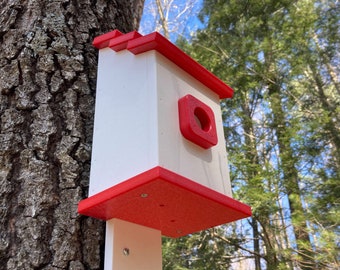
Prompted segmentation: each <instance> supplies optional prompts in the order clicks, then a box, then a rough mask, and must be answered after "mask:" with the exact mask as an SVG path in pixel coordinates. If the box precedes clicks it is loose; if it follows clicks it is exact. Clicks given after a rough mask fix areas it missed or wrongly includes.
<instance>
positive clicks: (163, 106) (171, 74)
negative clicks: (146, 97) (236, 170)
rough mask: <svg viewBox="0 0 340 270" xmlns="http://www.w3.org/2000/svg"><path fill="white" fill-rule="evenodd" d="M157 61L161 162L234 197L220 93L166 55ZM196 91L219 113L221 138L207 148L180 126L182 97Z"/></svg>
mask: <svg viewBox="0 0 340 270" xmlns="http://www.w3.org/2000/svg"><path fill="white" fill-rule="evenodd" d="M154 54H155V59H156V62H157V91H158V116H159V119H158V126H159V130H158V132H159V135H158V136H159V165H160V166H161V167H164V168H166V169H168V170H171V171H173V172H175V173H177V174H179V175H182V176H184V177H186V178H189V179H192V180H194V181H195V182H198V183H200V184H202V185H204V186H206V187H208V188H211V189H213V190H215V191H218V192H220V193H223V194H225V195H228V196H230V197H231V188H230V180H229V172H228V161H227V153H226V148H225V140H224V132H223V124H222V117H221V109H220V103H219V97H218V95H217V94H216V93H214V92H212V91H211V90H210V89H209V88H207V87H206V86H204V85H203V84H202V83H200V82H199V81H197V80H196V79H195V78H193V77H192V76H190V75H189V74H187V73H186V72H183V70H182V69H180V68H179V67H178V66H177V65H175V64H173V63H172V62H171V61H170V60H168V59H166V58H165V57H164V56H162V55H160V54H158V53H154ZM186 95H192V96H193V97H195V98H197V99H198V100H199V101H201V102H203V103H204V104H206V105H208V106H209V107H210V108H211V109H212V111H213V113H214V116H215V122H216V123H215V124H216V129H217V137H218V142H217V144H216V145H215V146H213V147H211V148H209V149H204V148H202V147H201V146H199V145H197V144H195V143H193V142H191V141H189V140H187V139H186V138H184V136H183V135H182V134H181V131H180V128H179V118H180V115H179V113H178V101H179V99H181V98H182V97H184V96H186Z"/></svg>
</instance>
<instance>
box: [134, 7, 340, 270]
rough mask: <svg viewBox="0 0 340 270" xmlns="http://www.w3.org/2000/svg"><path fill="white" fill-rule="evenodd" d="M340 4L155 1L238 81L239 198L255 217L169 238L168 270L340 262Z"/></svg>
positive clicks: (231, 117) (186, 38) (227, 109)
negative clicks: (176, 237) (182, 236)
mask: <svg viewBox="0 0 340 270" xmlns="http://www.w3.org/2000/svg"><path fill="white" fill-rule="evenodd" d="M339 19H340V3H339V1H335V0H318V1H316V0H299V1H291V0H278V1H269V0H263V1H258V0H238V1H233V0H224V1H221V0H204V1H196V0H191V1H176V0H147V1H145V6H144V13H143V17H142V21H141V24H140V31H141V32H142V33H149V32H152V31H159V32H161V33H163V35H165V36H166V37H167V38H169V39H170V40H171V41H173V42H175V43H176V44H177V45H178V46H179V47H180V48H182V49H183V50H184V51H186V52H187V53H188V54H189V55H191V56H192V57H193V58H194V59H196V60H197V61H198V62H199V63H201V64H202V65H203V66H205V67H206V68H207V69H209V70H210V71H212V72H213V73H214V74H215V75H217V76H218V77H219V78H221V79H222V80H223V81H225V82H226V83H227V84H229V85H230V86H231V87H232V88H233V89H234V90H235V94H234V97H233V98H232V99H227V100H221V106H222V113H223V119H224V130H225V140H226V146H227V151H228V155H229V166H230V171H231V181H232V186H233V192H234V197H235V198H236V199H238V200H240V201H242V202H244V203H247V204H249V205H250V206H251V207H252V211H253V216H252V217H251V218H248V219H245V220H241V221H238V222H235V223H232V224H227V225H223V226H220V227H216V228H213V229H210V230H206V231H202V232H200V233H197V234H193V235H189V236H187V237H184V238H180V239H175V240H174V239H167V238H164V239H163V258H164V259H163V269H169V270H170V269H172V270H174V269H175V270H176V269H177V270H180V269H197V270H198V269H202V270H203V269H216V270H217V269H256V270H260V269H339V268H340V261H339V260H340V253H339V248H340V246H339V243H340V237H339V233H340V230H339V224H340V211H339V204H340V185H339V183H340V83H339V74H340V73H339V69H340V68H339V66H340V63H339V60H340V55H339V46H340V35H339V34H340V33H339Z"/></svg>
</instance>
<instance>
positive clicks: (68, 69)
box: [0, 0, 144, 270]
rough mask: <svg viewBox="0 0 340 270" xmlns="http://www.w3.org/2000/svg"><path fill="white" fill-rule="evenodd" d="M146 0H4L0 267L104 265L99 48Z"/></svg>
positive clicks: (132, 23) (135, 19)
mask: <svg viewBox="0 0 340 270" xmlns="http://www.w3.org/2000/svg"><path fill="white" fill-rule="evenodd" d="M143 2H144V1H143V0H138V1H103V0H98V1H90V0H77V1H73V0H60V1H49V0H37V1H28V0H26V1H16V0H13V1H7V0H6V1H5V0H0V48H1V49H0V91H1V92H0V115H1V122H0V123H1V125H0V220H1V222H0V261H1V264H0V269H77V270H78V269H99V268H101V264H102V261H103V260H102V257H103V256H102V255H103V254H102V248H103V242H104V226H103V225H104V223H103V222H100V221H98V220H94V219H92V218H87V217H84V216H79V215H78V214H77V205H78V202H79V201H80V200H81V199H83V198H85V197H87V190H88V178H89V169H90V152H91V139H92V127H93V113H94V99H95V83H96V67H97V62H96V61H97V60H96V58H97V56H96V50H95V49H94V48H93V47H92V45H91V42H92V40H93V38H94V37H95V36H96V35H99V34H103V33H105V32H108V31H111V30H113V29H116V28H117V29H119V30H120V31H122V32H129V31H132V30H134V29H137V28H138V23H139V19H140V16H141V13H142V10H143Z"/></svg>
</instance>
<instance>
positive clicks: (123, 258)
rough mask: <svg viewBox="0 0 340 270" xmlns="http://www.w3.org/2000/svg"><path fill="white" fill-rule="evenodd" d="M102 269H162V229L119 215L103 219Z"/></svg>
mask: <svg viewBox="0 0 340 270" xmlns="http://www.w3.org/2000/svg"><path fill="white" fill-rule="evenodd" d="M104 269H105V270H131V269H134V270H161V269H162V239H161V232H160V231H158V230H155V229H151V228H148V227H144V226H141V225H138V224H134V223H131V222H127V221H123V220H120V219H115V218H114V219H110V220H108V221H106V236H105V265H104Z"/></svg>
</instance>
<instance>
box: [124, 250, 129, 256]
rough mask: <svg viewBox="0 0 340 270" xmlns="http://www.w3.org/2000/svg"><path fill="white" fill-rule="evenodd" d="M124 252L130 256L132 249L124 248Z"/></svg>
mask: <svg viewBox="0 0 340 270" xmlns="http://www.w3.org/2000/svg"><path fill="white" fill-rule="evenodd" d="M123 254H124V255H125V256H129V254H130V250H129V249H128V248H124V249H123Z"/></svg>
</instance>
